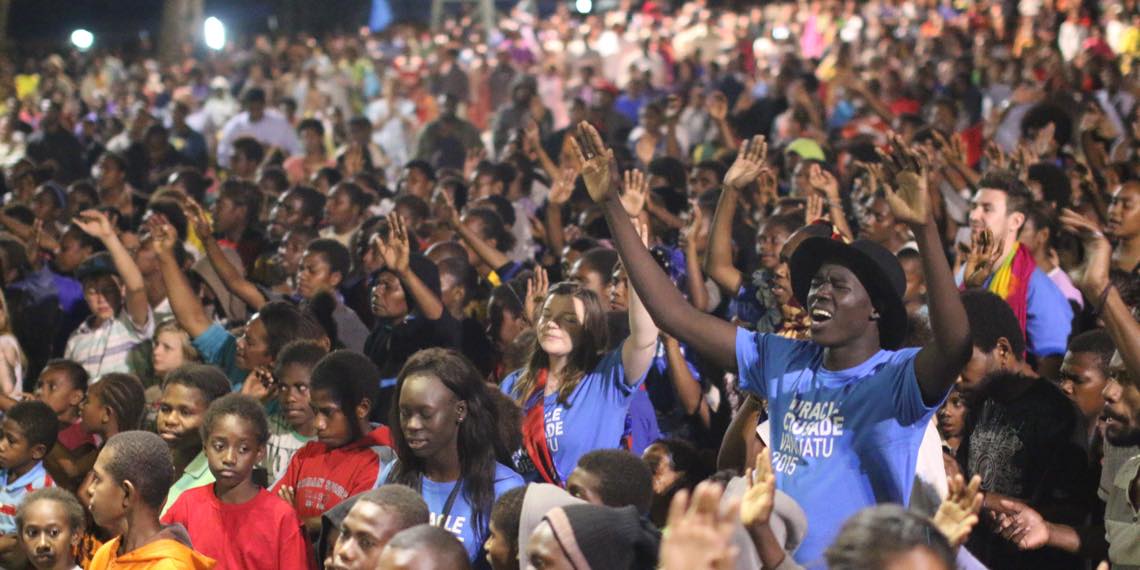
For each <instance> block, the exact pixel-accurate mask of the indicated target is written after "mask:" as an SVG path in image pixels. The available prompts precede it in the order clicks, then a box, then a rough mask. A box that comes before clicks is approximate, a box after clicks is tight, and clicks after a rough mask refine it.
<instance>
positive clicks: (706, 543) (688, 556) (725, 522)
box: [659, 481, 738, 570]
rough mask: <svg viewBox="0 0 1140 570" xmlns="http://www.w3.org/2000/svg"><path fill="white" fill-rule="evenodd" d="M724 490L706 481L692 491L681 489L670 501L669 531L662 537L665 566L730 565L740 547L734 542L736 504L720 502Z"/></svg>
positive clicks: (697, 569)
mask: <svg viewBox="0 0 1140 570" xmlns="http://www.w3.org/2000/svg"><path fill="white" fill-rule="evenodd" d="M722 494H724V490H723V489H721V487H720V485H718V484H716V483H711V482H708V481H705V482H703V483H701V484H700V485H697V488H696V489H695V490H694V491H693V496H692V501H690V500H689V492H688V491H685V490H682V491H679V492H678V493H677V494H676V495H674V496H673V502H672V503H670V504H669V518H668V522H667V523H666V525H667V527H668V529H669V532H667V533H665V536H664V538H663V539H662V541H661V565H660V566H659V568H663V569H665V570H707V569H722V568H731V567H733V565H735V563H736V556H737V554H738V552H737V548H736V547H734V546H733V545H732V532H733V527H734V521H735V518H736V505H735V504H733V505H729V506H727V507H725V508H722V507H721V506H720V497H721V495H722Z"/></svg>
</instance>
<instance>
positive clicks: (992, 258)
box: [963, 229, 1002, 288]
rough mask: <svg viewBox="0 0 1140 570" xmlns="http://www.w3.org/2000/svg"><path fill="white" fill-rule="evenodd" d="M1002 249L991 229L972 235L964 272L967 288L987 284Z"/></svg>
mask: <svg viewBox="0 0 1140 570" xmlns="http://www.w3.org/2000/svg"><path fill="white" fill-rule="evenodd" d="M1001 250H1002V248H1001V244H1000V243H998V241H997V239H996V238H994V234H993V232H991V231H990V230H988V229H984V230H982V231H980V232H974V233H973V234H972V235H971V237H970V247H969V249H967V250H966V252H965V253H966V268H965V271H964V272H963V276H964V277H965V280H964V282H965V285H966V287H967V288H976V287H981V286H983V285H985V283H986V278H987V277H989V276H990V271H991V270H992V269H993V267H994V265H995V264H996V263H997V262H998V258H999V257H1000V256H1001Z"/></svg>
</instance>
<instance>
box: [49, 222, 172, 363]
mask: <svg viewBox="0 0 1140 570" xmlns="http://www.w3.org/2000/svg"><path fill="white" fill-rule="evenodd" d="M75 225H76V226H77V227H79V229H81V230H83V231H84V232H86V233H87V234H88V235H90V236H92V237H94V238H97V239H99V240H100V241H101V242H103V245H104V246H105V247H106V248H107V253H105V254H104V253H100V254H98V255H94V256H91V257H90V258H88V259H87V260H85V261H84V262H83V264H82V265H80V266H79V269H77V270H76V276H77V277H78V278H79V282H80V283H82V284H83V298H84V299H85V300H86V301H87V306H88V308H90V309H91V317H90V318H88V319H87V320H85V321H83V324H81V325H79V328H77V329H75V332H73V333H71V337H70V338H68V339H67V346H66V347H65V348H64V351H63V355H64V357H66V358H67V359H69V360H74V361H76V362H78V363H79V364H80V365H82V366H83V368H84V369H86V370H87V373H88V374H89V375H90V376H91V378H95V379H96V381H98V378H99V377H100V376H102V375H103V374H106V373H108V372H130V367H129V366H128V365H127V355H128V354H129V353H130V350H131V348H132V347H134V346H135V345H136V344H139V343H140V342H143V341H145V340H147V339H149V338H150V337H152V336H154V313H153V312H152V311H151V307H150V302H149V301H148V300H147V298H146V284H145V282H144V281H143V277H142V273H141V272H140V271H139V268H138V265H136V264H135V261H134V259H132V258H131V254H130V252H128V251H127V248H126V247H125V246H123V243H122V242H121V241H119V236H118V235H116V234H115V229H114V226H112V225H111V221H110V220H108V219H107V216H106V215H104V214H103V213H102V212H100V211H98V210H86V211H84V212H82V213H81V214H80V215H79V217H77V218H76V219H75ZM108 258H109V259H108Z"/></svg>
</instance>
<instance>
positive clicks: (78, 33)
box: [71, 29, 95, 51]
mask: <svg viewBox="0 0 1140 570" xmlns="http://www.w3.org/2000/svg"><path fill="white" fill-rule="evenodd" d="M94 43H95V34H92V33H91V32H89V31H87V30H84V29H78V30H75V31H74V32H71V45H73V46H75V47H76V48H78V49H79V51H87V50H89V49H91V45H92V44H94Z"/></svg>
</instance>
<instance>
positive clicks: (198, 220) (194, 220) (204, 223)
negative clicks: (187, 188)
mask: <svg viewBox="0 0 1140 570" xmlns="http://www.w3.org/2000/svg"><path fill="white" fill-rule="evenodd" d="M182 211H183V212H185V213H186V219H187V220H189V221H190V223H191V224H192V225H193V227H194V233H196V234H198V238H199V239H206V238H207V237H209V236H210V235H211V234H213V233H214V228H213V226H212V225H211V224H210V218H209V217H208V216H207V215H206V209H205V208H203V207H202V205H201V204H199V203H198V202H196V201H194V200H186V202H185V204H183V207H182Z"/></svg>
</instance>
